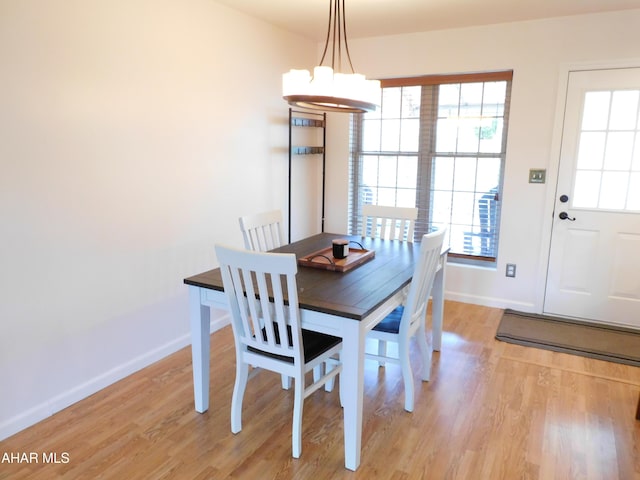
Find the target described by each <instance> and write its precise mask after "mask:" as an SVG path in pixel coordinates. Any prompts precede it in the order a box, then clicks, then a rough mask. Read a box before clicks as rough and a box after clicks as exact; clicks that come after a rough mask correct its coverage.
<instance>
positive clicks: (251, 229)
mask: <svg viewBox="0 0 640 480" xmlns="http://www.w3.org/2000/svg"><path fill="white" fill-rule="evenodd" d="M238 220H239V222H240V231H241V232H242V238H243V239H244V247H245V248H246V249H247V250H253V251H255V252H266V251H268V250H272V249H274V248H278V247H281V246H282V245H283V244H284V235H283V233H282V212H281V211H280V210H270V211H268V212H261V213H255V214H253V215H245V216H242V217H240V218H239V219H238ZM282 388H284V389H285V390H289V388H291V379H290V378H288V377H286V376H283V377H282Z"/></svg>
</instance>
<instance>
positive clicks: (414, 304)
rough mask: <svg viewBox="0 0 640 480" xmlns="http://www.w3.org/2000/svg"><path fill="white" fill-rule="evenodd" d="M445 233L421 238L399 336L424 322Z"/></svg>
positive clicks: (439, 231)
mask: <svg viewBox="0 0 640 480" xmlns="http://www.w3.org/2000/svg"><path fill="white" fill-rule="evenodd" d="M445 233H446V229H445V228H443V229H441V230H437V231H435V232H432V233H427V234H426V235H423V237H422V241H421V244H420V258H419V260H418V262H417V263H416V268H415V270H414V273H413V278H412V279H411V284H410V287H409V293H408V295H407V300H406V302H405V307H404V313H403V318H402V320H401V322H400V335H409V334H410V333H411V332H413V331H414V329H416V328H418V326H419V324H420V322H424V318H425V315H426V312H427V305H428V303H429V296H430V294H431V288H432V287H433V281H434V279H435V276H436V272H437V270H438V265H439V262H440V253H441V252H442V244H443V242H444V236H445Z"/></svg>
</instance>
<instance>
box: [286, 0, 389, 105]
mask: <svg viewBox="0 0 640 480" xmlns="http://www.w3.org/2000/svg"><path fill="white" fill-rule="evenodd" d="M329 42H331V66H330V67H329V66H324V65H323V63H324V59H325V57H326V55H327V51H328V50H329ZM343 45H344V53H345V55H344V56H345V60H346V62H347V63H348V65H349V67H350V69H351V73H343V72H342V70H341V68H342V60H343V52H342V47H343ZM336 67H337V68H336ZM282 97H283V98H284V99H285V100H286V101H287V102H289V105H292V106H296V107H302V108H309V109H313V110H324V111H330V112H346V113H364V112H371V111H375V110H376V109H377V108H378V106H379V105H380V81H379V80H367V79H366V77H365V76H364V75H361V74H359V73H356V72H355V70H354V69H353V65H352V63H351V56H350V55H349V45H348V43H347V21H346V17H345V10H344V0H329V26H328V27H327V40H326V42H325V45H324V52H323V53H322V58H321V59H320V65H319V66H317V67H315V68H314V69H313V77H311V74H310V73H309V70H290V71H289V72H287V73H285V74H283V75H282Z"/></svg>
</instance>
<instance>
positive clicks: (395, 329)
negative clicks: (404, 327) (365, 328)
mask: <svg viewBox="0 0 640 480" xmlns="http://www.w3.org/2000/svg"><path fill="white" fill-rule="evenodd" d="M403 313H404V306H402V305H400V306H399V307H396V308H395V310H393V312H391V313H390V314H389V315H387V316H386V317H385V318H384V320H382V321H381V322H380V323H378V324H377V325H376V326H375V327H373V329H374V330H376V331H378V332H386V333H399V332H400V320H402V314H403Z"/></svg>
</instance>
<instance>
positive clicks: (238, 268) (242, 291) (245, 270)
mask: <svg viewBox="0 0 640 480" xmlns="http://www.w3.org/2000/svg"><path fill="white" fill-rule="evenodd" d="M216 254H217V256H218V261H219V263H220V269H221V273H222V282H223V285H224V291H225V296H226V297H227V300H228V302H229V307H230V310H231V324H232V328H233V337H234V341H235V348H236V380H235V384H234V387H233V398H232V401H231V431H232V432H233V433H238V432H240V430H242V401H243V398H244V392H245V387H246V385H247V381H248V378H249V366H250V365H252V366H255V367H258V368H263V369H266V370H271V371H273V372H276V373H279V374H281V375H283V376H286V377H291V378H293V379H294V404H293V433H292V440H291V442H292V452H293V456H294V457H295V458H298V457H300V454H301V452H302V411H303V404H304V399H305V398H307V397H308V396H309V395H311V394H312V393H313V392H315V391H316V390H317V389H319V388H320V387H322V386H323V385H325V384H326V383H327V382H329V381H330V380H333V379H334V378H335V377H336V375H338V374H339V373H340V372H341V371H342V364H341V363H340V361H339V354H340V350H341V348H342V339H341V338H339V337H333V336H331V335H326V334H323V333H319V332H313V331H309V330H303V329H302V328H301V326H300V309H299V306H298V288H297V283H296V273H297V268H298V266H297V262H296V257H295V255H294V254H289V253H267V252H252V251H249V250H239V249H234V248H229V247H223V246H216ZM321 364H325V369H323V370H325V372H324V374H323V375H322V377H320V378H319V379H317V381H316V379H314V381H313V383H312V384H311V385H306V381H305V374H306V373H307V372H309V371H310V370H312V369H313V368H314V367H316V366H317V365H321Z"/></svg>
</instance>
